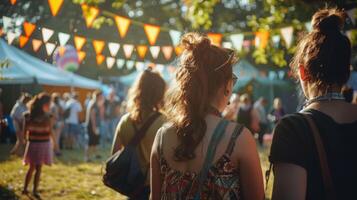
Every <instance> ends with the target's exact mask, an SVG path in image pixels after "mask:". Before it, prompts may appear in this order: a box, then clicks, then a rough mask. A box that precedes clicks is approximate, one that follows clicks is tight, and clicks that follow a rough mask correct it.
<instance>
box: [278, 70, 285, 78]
mask: <svg viewBox="0 0 357 200" xmlns="http://www.w3.org/2000/svg"><path fill="white" fill-rule="evenodd" d="M278 76H279V79H281V80H282V79H284V77H285V71H283V70H280V71H279V72H278Z"/></svg>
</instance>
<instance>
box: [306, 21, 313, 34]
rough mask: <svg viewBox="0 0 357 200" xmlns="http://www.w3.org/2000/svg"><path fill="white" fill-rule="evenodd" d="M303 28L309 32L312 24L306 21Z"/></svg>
mask: <svg viewBox="0 0 357 200" xmlns="http://www.w3.org/2000/svg"><path fill="white" fill-rule="evenodd" d="M305 28H306V30H307V31H308V32H311V31H312V24H311V22H306V23H305Z"/></svg>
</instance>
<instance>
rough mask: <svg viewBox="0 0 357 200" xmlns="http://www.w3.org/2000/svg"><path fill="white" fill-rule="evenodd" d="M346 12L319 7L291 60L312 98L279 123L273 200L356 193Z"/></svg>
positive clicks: (356, 125)
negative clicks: (348, 96) (347, 91)
mask: <svg viewBox="0 0 357 200" xmlns="http://www.w3.org/2000/svg"><path fill="white" fill-rule="evenodd" d="M345 17H346V14H345V13H344V12H343V11H340V10H337V9H322V10H319V11H318V12H316V13H315V14H314V15H313V17H312V27H313V30H312V32H310V33H308V34H307V35H306V36H305V37H303V38H302V40H301V41H300V42H299V45H298V47H297V51H296V53H295V56H294V58H293V60H292V63H291V64H290V65H291V67H292V70H293V71H294V72H295V75H296V78H298V80H299V81H300V85H301V87H302V90H303V93H304V95H305V97H306V99H307V101H306V103H305V106H304V109H303V110H302V111H301V112H300V113H295V114H292V115H288V116H286V117H284V118H282V119H281V120H280V121H278V122H277V125H276V127H275V130H274V138H273V143H272V146H271V155H270V161H271V163H272V164H273V167H274V168H273V169H274V188H273V197H272V199H273V200H285V199H289V200H316V199H319V200H324V199H327V200H330V199H331V200H332V199H334V200H337V199H356V196H357V195H356V179H357V170H356V169H357V156H356V141H357V106H356V105H353V104H350V103H348V102H346V101H345V98H344V96H343V95H342V94H341V88H342V86H343V85H344V84H345V83H346V82H347V80H348V79H349V76H350V65H351V63H350V62H351V43H350V41H349V39H348V37H347V36H346V35H344V34H343V33H341V30H342V27H343V25H344V20H345Z"/></svg>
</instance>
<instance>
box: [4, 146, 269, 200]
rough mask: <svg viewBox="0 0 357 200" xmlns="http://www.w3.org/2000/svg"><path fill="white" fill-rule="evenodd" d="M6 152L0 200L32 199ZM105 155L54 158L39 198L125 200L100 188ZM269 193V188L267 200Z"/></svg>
mask: <svg viewBox="0 0 357 200" xmlns="http://www.w3.org/2000/svg"><path fill="white" fill-rule="evenodd" d="M9 150H10V146H8V145H0V199H1V200H13V199H21V200H22V199H24V200H27V199H35V198H33V197H32V196H31V195H30V196H25V195H21V191H22V187H23V182H24V177H25V174H26V170H27V167H25V166H23V165H22V163H21V158H18V157H15V156H9V155H8V152H9ZM267 151H268V150H267V148H260V149H259V152H260V157H261V162H262V167H263V172H265V170H266V169H267V167H268V157H267ZM108 154H109V150H101V155H102V157H103V159H102V160H96V161H94V162H92V163H85V162H83V155H84V154H83V151H80V150H66V151H63V155H62V157H60V158H56V160H55V164H54V165H53V166H51V167H47V166H45V167H44V168H43V172H42V175H41V183H40V193H41V198H42V199H50V200H59V199H61V200H63V199H65V200H72V199H73V200H77V199H101V200H113V199H125V197H124V196H121V195H119V194H118V193H115V192H114V191H112V190H110V189H109V188H107V187H105V186H104V185H103V184H102V181H101V177H102V166H103V162H104V158H106V157H107V156H108ZM271 183H272V180H271V181H270V184H271ZM31 184H32V183H31ZM31 189H32V185H30V187H29V191H31ZM270 190H271V187H270V185H269V187H268V192H267V196H268V197H269V196H270ZM268 199H269V198H268Z"/></svg>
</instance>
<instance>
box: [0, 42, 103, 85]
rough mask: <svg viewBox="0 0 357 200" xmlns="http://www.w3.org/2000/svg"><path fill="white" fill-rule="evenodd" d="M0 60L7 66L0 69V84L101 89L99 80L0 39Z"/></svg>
mask: <svg viewBox="0 0 357 200" xmlns="http://www.w3.org/2000/svg"><path fill="white" fill-rule="evenodd" d="M0 61H1V62H7V63H8V64H7V65H8V66H7V67H6V68H3V69H1V79H0V84H31V83H38V84H40V85H48V86H65V87H75V88H84V89H101V88H102V87H104V85H103V84H101V83H100V82H99V81H95V80H91V79H88V78H85V77H82V76H79V75H76V74H74V73H71V72H67V71H64V70H62V69H59V68H57V67H55V66H53V65H51V64H49V63H46V62H44V61H42V60H40V59H38V58H35V57H33V56H31V55H29V54H27V53H26V52H24V51H21V50H20V49H17V48H15V47H13V46H10V45H8V44H7V43H6V42H5V41H4V40H3V39H0Z"/></svg>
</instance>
